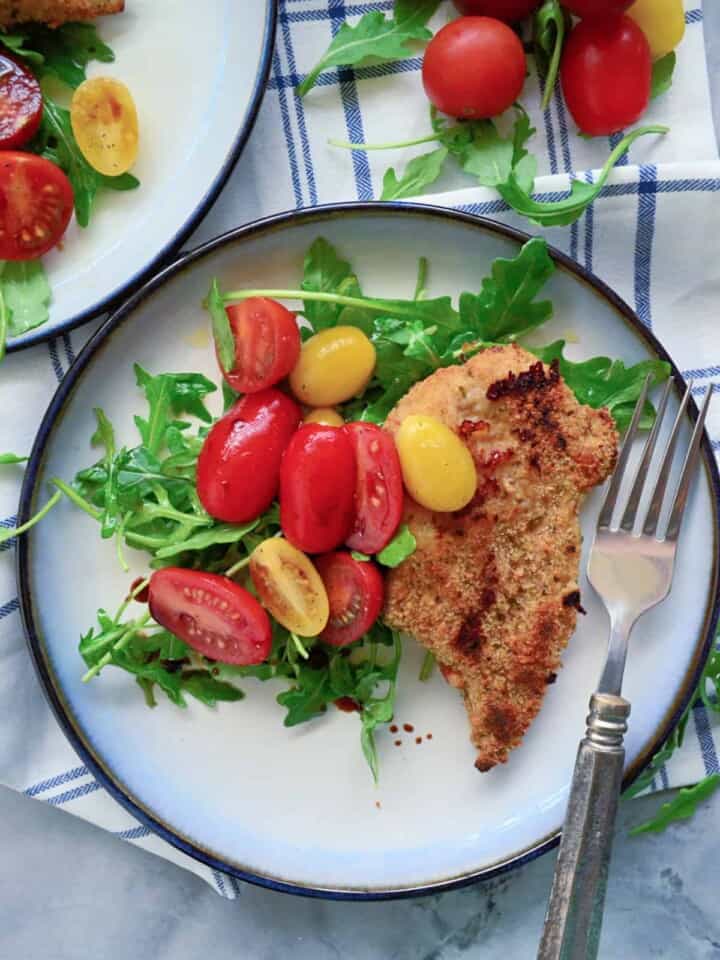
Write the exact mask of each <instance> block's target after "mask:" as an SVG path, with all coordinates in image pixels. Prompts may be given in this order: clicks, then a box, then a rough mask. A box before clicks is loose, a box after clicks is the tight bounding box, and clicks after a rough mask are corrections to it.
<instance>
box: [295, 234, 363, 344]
mask: <svg viewBox="0 0 720 960" xmlns="http://www.w3.org/2000/svg"><path fill="white" fill-rule="evenodd" d="M300 287H301V289H302V290H307V291H309V292H313V293H318V292H325V293H338V294H341V295H342V294H344V295H345V296H348V297H362V291H361V290H360V284H359V282H358V279H357V277H356V276H355V274H354V272H353V270H352V268H351V266H350V264H349V263H347V262H346V261H345V260H343V259H342V258H341V257H340V255H339V254H338V252H337V251H336V250H335V248H334V247H333V246H332V244H331V243H329V242H328V241H327V240H326V239H325V238H324V237H318V238H317V240H315V241H313V243H312V244H311V246H310V249H309V250H308V252H307V253H306V254H305V261H304V267H303V279H302V283H301V284H300ZM343 309H344V308H343V307H342V306H341V305H339V304H335V303H319V302H317V301H313V300H306V301H303V312H304V314H305V319H306V320H307V321H308V323H309V324H310V326H311V327H312V330H307V329H305V330H303V334H304V335H305V336H309V335H310V334H312V333H317V332H318V331H319V330H324V329H326V328H327V327H333V326H335V325H336V324H337V323H338V322H339V318H340V314H341V313H342V312H343ZM344 322H345V321H344ZM355 325H356V326H362V324H355Z"/></svg>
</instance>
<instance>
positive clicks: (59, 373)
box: [48, 340, 65, 383]
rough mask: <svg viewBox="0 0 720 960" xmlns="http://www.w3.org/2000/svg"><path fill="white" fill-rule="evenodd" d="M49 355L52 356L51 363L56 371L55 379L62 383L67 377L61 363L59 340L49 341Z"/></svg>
mask: <svg viewBox="0 0 720 960" xmlns="http://www.w3.org/2000/svg"><path fill="white" fill-rule="evenodd" d="M48 353H49V354H50V363H51V364H52V368H53V370H54V371H55V377H56V379H57V382H58V383H60V382H61V380H62V378H63V377H64V376H65V372H64V370H63V368H62V364H61V363H60V357H59V356H58V350H57V340H48Z"/></svg>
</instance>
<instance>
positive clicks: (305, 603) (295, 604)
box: [250, 537, 330, 637]
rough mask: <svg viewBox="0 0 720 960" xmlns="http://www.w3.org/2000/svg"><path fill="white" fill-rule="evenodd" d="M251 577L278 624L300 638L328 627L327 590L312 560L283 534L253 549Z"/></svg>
mask: <svg viewBox="0 0 720 960" xmlns="http://www.w3.org/2000/svg"><path fill="white" fill-rule="evenodd" d="M250 576H251V577H252V582H253V584H254V586H255V589H256V590H257V594H258V597H259V599H260V602H261V603H262V605H263V606H264V607H265V608H266V609H268V610H269V611H270V613H271V614H272V615H273V616H274V617H275V619H276V620H277V621H278V623H281V624H282V625H283V626H284V627H286V628H287V629H288V630H290V631H291V632H292V633H297V634H298V635H299V636H301V637H316V636H317V635H318V634H319V633H322V631H323V630H324V629H325V627H326V626H327V622H328V616H329V614H330V607H329V604H328V596H327V591H326V590H325V586H324V584H323V582H322V579H321V578H320V574H319V573H318V572H317V570H316V569H315V567H314V566H313V564H312V562H311V561H310V560H309V559H308V558H307V557H306V556H305V554H304V553H302V551H300V550H298V549H297V547H294V546H293V545H292V544H291V543H288V541H287V540H285V539H284V538H283V537H270V538H269V539H267V540H263V542H262V543H261V544H260V545H259V546H258V547H256V548H255V549H254V550H253V553H252V556H251V557H250Z"/></svg>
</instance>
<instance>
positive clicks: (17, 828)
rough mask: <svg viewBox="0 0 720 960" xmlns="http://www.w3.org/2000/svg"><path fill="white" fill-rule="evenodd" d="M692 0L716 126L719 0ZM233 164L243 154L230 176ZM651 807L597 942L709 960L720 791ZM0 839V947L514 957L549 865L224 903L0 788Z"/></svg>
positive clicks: (718, 937) (522, 949)
mask: <svg viewBox="0 0 720 960" xmlns="http://www.w3.org/2000/svg"><path fill="white" fill-rule="evenodd" d="M704 6H705V20H706V36H707V39H708V47H709V54H710V57H709V62H710V73H711V80H712V85H713V88H714V103H715V121H716V129H720V4H717V3H715V2H712V0H711V2H707V3H705V5H704ZM245 174H246V171H245V170H244V168H243V163H242V161H241V162H240V164H239V165H238V169H237V171H236V173H235V176H236V177H242V176H243V175H245ZM220 202H222V201H220ZM210 217H211V218H212V214H211V215H210ZM205 229H207V223H206V227H205ZM203 232H205V231H203ZM656 805H657V798H654V799H653V798H649V799H647V800H639V801H638V800H635V801H632V802H625V803H624V804H623V806H622V809H621V815H620V819H619V822H618V830H617V837H616V847H615V857H614V860H613V866H612V871H611V876H610V884H609V890H608V902H607V911H606V919H605V925H604V928H603V939H602V949H601V955H602V957H603V958H608V960H645V958H650V957H667V958H671V960H709V958H720V913H719V912H718V909H717V890H718V884H719V883H720V796H718V795H716V796H715V797H714V798H713V799H712V800H711V801H709V802H708V803H707V804H705V805H704V807H703V808H702V809H701V810H700V811H699V812H698V814H697V815H696V816H695V817H694V818H693V820H691V821H690V822H687V823H683V824H678V825H675V826H672V827H670V828H669V829H668V830H667V831H666V832H665V833H663V834H660V835H658V836H648V835H645V836H642V837H639V838H635V839H632V838H630V837H629V836H628V829H629V827H630V826H632V824H633V823H638V822H640V821H642V820H643V819H646V818H647V816H648V814H649V813H650V812H651V810H652V809H653V808H654V807H655V806H656ZM0 838H1V841H2V848H1V849H2V852H1V853H0V960H131V958H132V960H136V958H137V960H149V958H152V960H170V958H172V960H191V958H192V960H197V958H198V957H201V956H208V957H210V958H212V960H226V958H228V960H229V958H233V960H235V958H242V960H281V958H282V960H284V958H286V957H287V956H288V955H289V954H290V953H291V952H292V954H293V957H294V958H295V960H337V958H343V960H459V958H461V957H468V958H469V957H472V958H482V960H524V958H531V957H534V955H535V949H536V944H537V940H538V937H539V932H540V927H541V923H542V916H543V912H544V908H545V902H546V898H547V892H548V888H549V884H550V879H551V875H552V869H553V864H554V855H549V856H546V857H544V858H541V859H540V860H536V861H534V862H533V863H530V864H528V865H527V866H525V867H523V868H522V869H520V870H517V871H515V872H513V873H511V874H508V875H506V876H505V877H503V878H500V879H499V880H496V881H492V882H489V883H484V884H477V885H475V886H473V887H470V888H467V889H465V890H460V891H456V892H453V893H447V894H443V895H440V896H436V897H429V898H423V899H418V900H407V901H400V902H393V903H369V904H359V903H329V902H324V901H312V900H303V899H300V898H293V897H287V896H283V895H280V894H274V893H269V892H266V891H263V890H259V889H256V888H253V887H250V886H246V887H243V895H242V897H241V898H240V900H238V901H235V902H228V901H225V900H222V899H221V898H220V897H219V896H218V895H217V894H216V893H214V892H213V891H212V890H211V889H210V888H209V887H208V886H206V884H204V883H203V882H202V881H201V880H199V879H197V878H196V877H194V876H192V875H191V874H189V873H187V872H185V871H183V870H180V869H179V868H177V867H174V866H173V865H171V864H170V863H167V862H166V861H164V860H161V859H160V858H158V857H155V856H152V855H150V854H148V853H145V852H144V851H142V850H139V849H137V848H136V847H132V846H131V845H130V844H127V843H122V842H121V841H118V840H116V839H114V838H112V837H111V836H109V835H108V834H106V833H104V832H103V831H101V830H99V829H97V828H95V827H92V826H90V825H88V824H87V823H84V822H81V821H79V820H76V819H74V818H72V817H70V816H68V815H66V814H64V813H62V812H60V811H58V810H55V809H53V808H51V807H48V806H47V805H45V804H43V803H40V802H39V801H35V800H28V799H26V798H23V797H20V796H18V795H16V794H14V793H12V792H11V791H9V790H5V789H3V788H0Z"/></svg>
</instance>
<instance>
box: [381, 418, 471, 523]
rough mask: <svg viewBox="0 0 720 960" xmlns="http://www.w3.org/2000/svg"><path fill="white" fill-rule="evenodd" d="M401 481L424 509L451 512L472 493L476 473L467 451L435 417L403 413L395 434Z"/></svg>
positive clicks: (460, 505) (467, 499)
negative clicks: (404, 414) (403, 416)
mask: <svg viewBox="0 0 720 960" xmlns="http://www.w3.org/2000/svg"><path fill="white" fill-rule="evenodd" d="M395 441H396V443H397V449H398V454H399V456H400V464H401V466H402V474H403V481H404V483H405V486H406V487H407V491H408V493H409V494H410V496H411V497H412V498H413V500H415V501H416V502H417V503H419V504H420V505H421V506H423V507H426V508H427V509H428V510H437V511H438V512H441V513H452V512H453V511H455V510H462V508H463V507H465V506H467V504H468V503H470V501H471V500H472V498H473V497H474V496H475V491H476V489H477V473H476V471H475V464H474V462H473V458H472V456H471V454H470V451H469V450H468V448H467V447H466V446H465V444H464V443H463V442H462V440H461V439H460V437H458V435H457V434H456V433H453V431H452V430H451V429H450V428H449V427H446V426H445V424H444V423H443V422H442V421H441V420H438V419H437V418H436V417H430V416H425V415H423V414H420V413H415V414H411V415H410V416H409V417H405V419H404V420H403V422H402V423H401V424H400V429H399V430H398V432H397V434H396V435H395Z"/></svg>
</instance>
